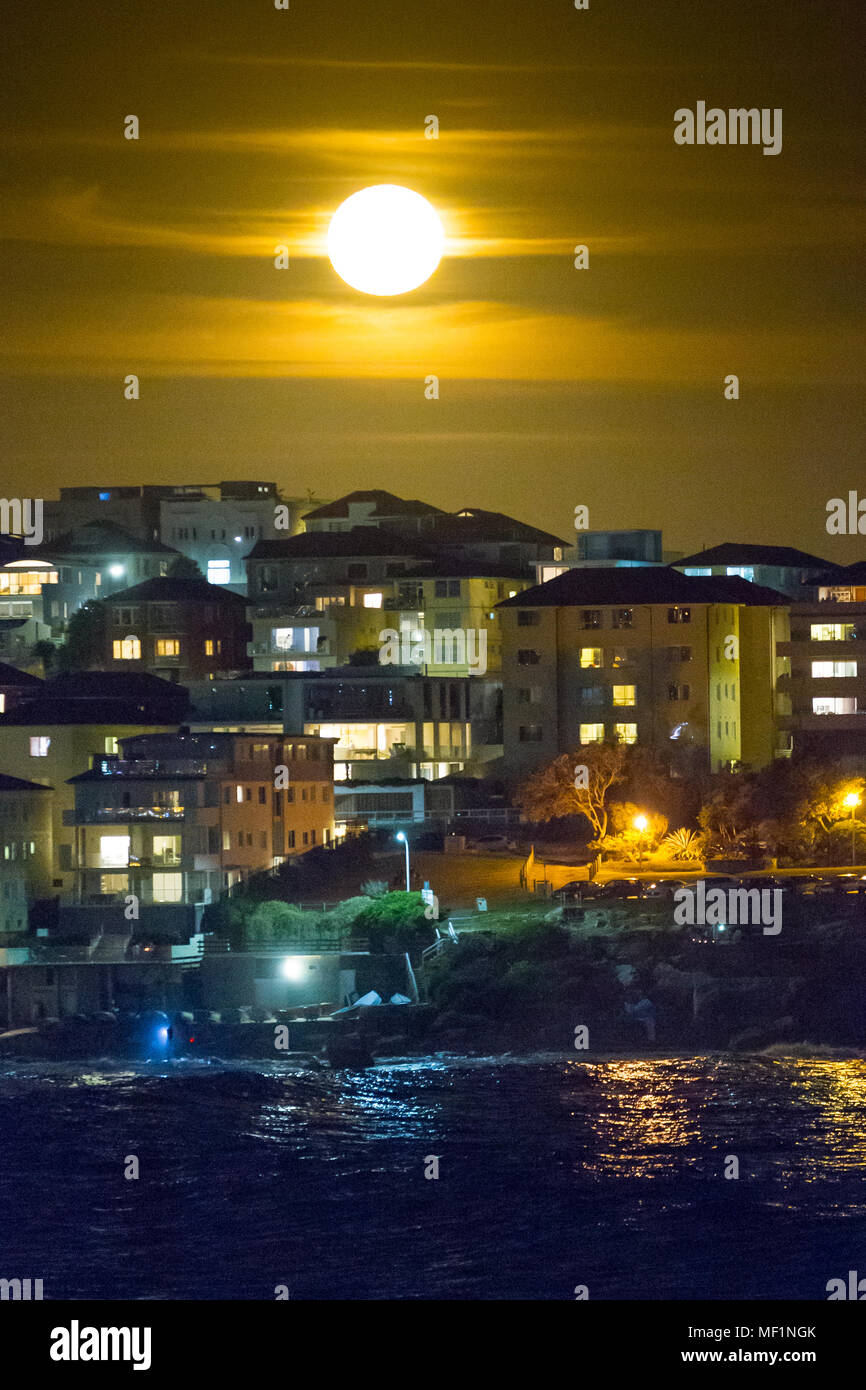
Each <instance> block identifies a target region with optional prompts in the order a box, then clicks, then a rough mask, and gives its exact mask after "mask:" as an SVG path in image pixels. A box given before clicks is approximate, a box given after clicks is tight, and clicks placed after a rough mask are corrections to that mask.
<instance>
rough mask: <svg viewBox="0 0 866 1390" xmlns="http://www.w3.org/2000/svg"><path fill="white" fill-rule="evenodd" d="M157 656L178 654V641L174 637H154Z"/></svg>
mask: <svg viewBox="0 0 866 1390" xmlns="http://www.w3.org/2000/svg"><path fill="white" fill-rule="evenodd" d="M156 654H157V656H180V642H179V641H178V639H177V638H176V637H158V638H157V639H156Z"/></svg>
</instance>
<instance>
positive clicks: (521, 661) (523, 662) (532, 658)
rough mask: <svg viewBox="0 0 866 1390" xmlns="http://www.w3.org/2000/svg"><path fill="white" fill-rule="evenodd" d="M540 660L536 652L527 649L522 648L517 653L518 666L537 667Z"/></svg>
mask: <svg viewBox="0 0 866 1390" xmlns="http://www.w3.org/2000/svg"><path fill="white" fill-rule="evenodd" d="M540 660H541V658H540V656H539V655H538V652H535V651H532V649H531V648H529V647H522V648H521V649H520V651H519V652H518V653H517V664H518V666H537V665H538V663H539V661H540Z"/></svg>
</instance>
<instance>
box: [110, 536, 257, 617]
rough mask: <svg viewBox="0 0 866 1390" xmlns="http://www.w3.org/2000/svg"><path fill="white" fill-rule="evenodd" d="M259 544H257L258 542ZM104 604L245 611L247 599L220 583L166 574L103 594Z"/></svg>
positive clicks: (194, 577)
mask: <svg viewBox="0 0 866 1390" xmlns="http://www.w3.org/2000/svg"><path fill="white" fill-rule="evenodd" d="M259 544H261V542H259ZM103 602H104V603H116V604H123V603H219V604H222V605H223V606H224V607H226V608H245V607H246V604H247V600H246V599H245V598H244V597H243V595H242V594H236V593H235V592H234V590H233V589H227V588H226V587H225V586H224V585H222V584H209V583H208V582H207V580H206V579H205V578H204V576H202V577H200V578H198V577H196V576H194V575H191V576H189V577H181V576H178V577H176V578H172V577H171V576H170V575H163V576H159V577H157V578H155V579H145V580H144V581H143V583H141V584H133V585H132V587H131V588H129V589H118V590H117V591H116V592H115V593H113V594H108V595H106V597H105V599H104V600H103Z"/></svg>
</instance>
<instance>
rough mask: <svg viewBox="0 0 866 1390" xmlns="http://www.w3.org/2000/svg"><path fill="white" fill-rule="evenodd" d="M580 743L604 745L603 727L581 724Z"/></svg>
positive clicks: (601, 725)
mask: <svg viewBox="0 0 866 1390" xmlns="http://www.w3.org/2000/svg"><path fill="white" fill-rule="evenodd" d="M580 741H581V743H604V725H603V724H581V726H580Z"/></svg>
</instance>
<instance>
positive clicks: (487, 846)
mask: <svg viewBox="0 0 866 1390" xmlns="http://www.w3.org/2000/svg"><path fill="white" fill-rule="evenodd" d="M466 848H467V849H471V850H477V851H478V852H479V853H480V854H487V853H489V852H490V851H491V850H503V849H504V850H512V851H513V850H516V849H517V845H516V844H515V842H514V840H512V839H510V838H509V837H508V835H477V836H476V837H475V838H474V839H472V840H469V842H468V843H467V845H466Z"/></svg>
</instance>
